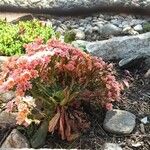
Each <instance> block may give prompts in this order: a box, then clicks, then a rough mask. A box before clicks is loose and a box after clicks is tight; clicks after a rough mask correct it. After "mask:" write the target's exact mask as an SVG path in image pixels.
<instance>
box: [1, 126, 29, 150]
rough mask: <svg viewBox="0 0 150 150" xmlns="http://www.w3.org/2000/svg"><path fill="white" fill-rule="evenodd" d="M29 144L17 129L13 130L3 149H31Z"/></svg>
mask: <svg viewBox="0 0 150 150" xmlns="http://www.w3.org/2000/svg"><path fill="white" fill-rule="evenodd" d="M29 147H30V146H29V142H28V140H27V139H26V137H25V136H24V135H22V134H21V133H20V132H19V131H18V130H17V129H14V130H12V132H11V133H10V134H9V135H8V137H7V138H6V140H5V141H4V142H3V144H2V146H1V148H29Z"/></svg>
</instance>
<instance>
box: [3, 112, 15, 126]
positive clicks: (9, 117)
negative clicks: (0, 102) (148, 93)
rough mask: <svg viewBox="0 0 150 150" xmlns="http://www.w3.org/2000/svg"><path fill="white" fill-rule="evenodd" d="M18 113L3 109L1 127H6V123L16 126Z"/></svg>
mask: <svg viewBox="0 0 150 150" xmlns="http://www.w3.org/2000/svg"><path fill="white" fill-rule="evenodd" d="M16 116H17V115H16V113H8V112H5V111H2V112H1V113H0V127H4V126H5V125H9V126H12V127H13V126H15V125H16Z"/></svg>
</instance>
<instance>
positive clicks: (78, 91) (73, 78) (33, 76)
mask: <svg viewBox="0 0 150 150" xmlns="http://www.w3.org/2000/svg"><path fill="white" fill-rule="evenodd" d="M24 47H25V49H26V54H25V55H23V56H20V57H16V58H10V60H9V61H8V62H6V63H5V64H4V65H3V68H2V72H1V76H0V92H6V91H7V90H14V91H15V92H16V98H15V99H14V100H13V101H11V102H9V103H8V105H7V106H8V108H7V110H9V111H16V112H18V117H17V123H18V124H24V125H27V124H30V123H31V119H32V120H33V121H36V122H37V120H39V121H42V120H43V119H45V118H46V119H47V120H48V121H49V131H50V132H52V131H54V130H56V129H57V130H58V133H60V135H61V137H62V139H66V138H67V139H68V140H69V139H71V132H72V131H74V128H75V129H76V130H77V131H78V132H79V130H81V126H82V127H85V128H87V127H88V126H89V124H88V125H87V124H86V119H83V118H84V117H83V116H84V115H83V114H82V113H81V109H80V102H81V101H83V100H85V101H87V100H88V101H90V102H94V103H98V104H100V105H101V106H102V107H106V108H108V109H111V107H112V104H111V103H112V102H113V101H116V100H118V99H119V98H120V91H121V90H122V86H121V84H120V83H119V82H117V81H116V78H115V76H114V71H113V65H112V64H108V63H106V62H104V61H103V60H102V59H101V58H97V57H93V56H91V55H90V54H87V53H85V52H83V51H81V50H80V49H77V48H74V47H72V46H71V45H69V44H65V43H62V42H60V41H58V40H49V41H48V42H47V43H46V44H44V43H43V41H42V39H36V40H35V41H34V42H32V43H29V44H26V45H24ZM26 95H30V96H32V97H33V99H31V98H29V97H26ZM18 97H23V98H19V100H18ZM16 99H17V100H16ZM33 100H34V101H35V102H34V103H32V102H31V101H33ZM70 109H73V110H72V111H69V110H70ZM39 114H40V115H41V117H39ZM81 116H82V117H81ZM76 118H78V119H79V118H80V119H79V120H78V119H77V120H78V122H80V123H77V122H75V120H76ZM71 120H72V121H71ZM81 120H82V121H81ZM74 124H76V125H77V124H78V126H76V127H75V125H74ZM79 128H80V129H79Z"/></svg>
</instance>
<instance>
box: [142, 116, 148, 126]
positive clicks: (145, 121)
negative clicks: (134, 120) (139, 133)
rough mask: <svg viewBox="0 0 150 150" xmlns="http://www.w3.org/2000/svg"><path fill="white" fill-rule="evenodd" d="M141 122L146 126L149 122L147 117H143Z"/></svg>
mask: <svg viewBox="0 0 150 150" xmlns="http://www.w3.org/2000/svg"><path fill="white" fill-rule="evenodd" d="M141 122H142V123H143V124H147V123H148V122H149V121H148V117H144V118H142V119H141Z"/></svg>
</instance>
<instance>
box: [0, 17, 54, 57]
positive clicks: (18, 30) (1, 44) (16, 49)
mask: <svg viewBox="0 0 150 150" xmlns="http://www.w3.org/2000/svg"><path fill="white" fill-rule="evenodd" d="M52 36H55V32H54V30H53V29H52V27H48V26H44V25H42V24H41V23H40V22H39V21H38V20H33V21H26V22H23V21H20V22H19V23H18V24H11V23H8V22H6V21H0V54H2V55H8V56H9V55H20V54H22V53H24V48H23V45H24V43H29V42H32V41H33V40H34V39H35V38H37V37H42V38H43V39H44V41H45V42H46V41H47V40H48V39H50V38H51V37H52Z"/></svg>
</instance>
